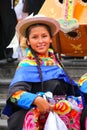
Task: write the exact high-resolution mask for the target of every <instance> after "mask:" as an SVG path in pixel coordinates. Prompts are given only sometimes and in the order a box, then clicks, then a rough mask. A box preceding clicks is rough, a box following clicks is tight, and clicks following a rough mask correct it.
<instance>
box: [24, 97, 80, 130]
mask: <svg viewBox="0 0 87 130" xmlns="http://www.w3.org/2000/svg"><path fill="white" fill-rule="evenodd" d="M72 102H73V103H74V104H73V103H72ZM60 106H61V107H60ZM81 107H82V104H81V101H80V100H79V102H78V103H77V102H76V100H74V98H73V100H72V101H70V100H68V101H67V100H60V101H59V102H58V103H56V104H55V105H54V111H55V112H56V113H57V114H58V116H59V117H60V118H61V119H62V121H63V122H64V123H65V125H66V126H67V129H68V130H80V116H81V113H82V108H81ZM48 114H49V113H46V114H40V113H39V110H38V108H32V109H31V110H29V111H28V112H27V114H26V116H25V119H24V124H23V129H22V130H44V125H45V123H46V119H47V117H48Z"/></svg>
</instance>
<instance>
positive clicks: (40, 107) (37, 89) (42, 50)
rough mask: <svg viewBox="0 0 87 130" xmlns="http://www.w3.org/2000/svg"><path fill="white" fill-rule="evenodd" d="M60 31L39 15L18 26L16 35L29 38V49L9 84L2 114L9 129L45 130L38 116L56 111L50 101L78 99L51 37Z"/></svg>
mask: <svg viewBox="0 0 87 130" xmlns="http://www.w3.org/2000/svg"><path fill="white" fill-rule="evenodd" d="M59 29H60V25H59V23H58V22H57V21H56V20H54V19H52V18H48V17H45V16H40V15H35V16H30V17H27V18H25V19H23V20H21V21H20V22H19V23H18V24H17V26H16V31H17V33H18V34H19V35H22V36H24V37H26V38H27V45H28V49H27V56H26V57H24V58H23V59H21V61H20V62H19V64H18V67H17V70H16V72H15V75H14V78H13V79H12V81H11V83H10V86H9V90H8V98H7V102H6V106H5V107H4V109H3V112H2V113H3V114H5V115H8V117H9V118H8V128H9V130H22V128H23V130H25V129H26V130H29V129H34V130H36V129H37V127H38V130H39V129H43V127H44V126H43V125H42V128H40V127H41V126H39V124H37V117H38V116H39V115H40V114H46V113H48V112H50V111H53V109H54V100H51V99H53V97H54V96H55V95H62V97H61V98H62V99H65V98H66V97H67V96H69V95H73V96H75V91H74V88H76V89H77V88H78V85H77V83H76V82H75V81H74V80H72V79H71V78H70V77H69V76H68V75H67V73H66V72H65V70H64V68H63V66H62V64H61V63H60V61H59V59H58V56H57V55H56V54H55V50H54V49H53V47H52V46H53V43H52V37H54V36H55V35H56V33H58V31H59ZM50 100H51V101H50ZM50 102H51V103H50ZM33 110H34V111H33ZM28 112H30V113H28ZM35 112H37V113H38V114H36V115H34V114H35ZM32 113H33V114H32ZM27 114H28V115H27ZM29 115H30V116H29ZM30 120H31V121H30ZM42 120H43V119H42ZM38 122H39V121H38ZM26 123H28V124H26ZM29 123H30V124H29ZM34 123H36V125H35V124H34ZM42 124H43V121H42ZM26 127H28V128H26Z"/></svg>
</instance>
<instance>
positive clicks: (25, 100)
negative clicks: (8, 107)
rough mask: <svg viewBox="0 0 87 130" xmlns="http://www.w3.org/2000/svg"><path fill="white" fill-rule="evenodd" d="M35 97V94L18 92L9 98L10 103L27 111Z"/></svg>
mask: <svg viewBox="0 0 87 130" xmlns="http://www.w3.org/2000/svg"><path fill="white" fill-rule="evenodd" d="M37 96H38V95H37V94H33V93H30V92H27V91H23V90H19V91H17V92H15V93H14V94H13V95H12V96H11V97H10V102H12V103H14V104H16V105H18V106H20V107H21V108H24V109H29V108H30V107H31V105H32V103H33V101H34V100H35V98H36V97H37Z"/></svg>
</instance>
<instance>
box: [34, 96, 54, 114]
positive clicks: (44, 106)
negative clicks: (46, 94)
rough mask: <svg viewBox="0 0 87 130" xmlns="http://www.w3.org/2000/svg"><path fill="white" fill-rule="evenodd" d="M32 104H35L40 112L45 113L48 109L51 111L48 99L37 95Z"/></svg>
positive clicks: (51, 106)
mask: <svg viewBox="0 0 87 130" xmlns="http://www.w3.org/2000/svg"><path fill="white" fill-rule="evenodd" d="M33 104H34V105H36V106H37V107H38V109H39V111H40V112H41V113H46V112H49V111H53V107H54V106H53V105H51V104H50V103H49V102H48V101H46V100H45V99H44V98H42V97H37V98H36V99H35V100H34V102H33Z"/></svg>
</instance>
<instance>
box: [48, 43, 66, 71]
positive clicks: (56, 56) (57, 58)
mask: <svg viewBox="0 0 87 130" xmlns="http://www.w3.org/2000/svg"><path fill="white" fill-rule="evenodd" d="M50 48H52V49H53V51H54V55H55V58H56V60H57V61H58V63H59V64H60V66H61V67H62V68H63V69H64V66H63V64H62V63H61V61H60V59H59V57H58V54H57V53H56V52H55V50H54V48H53V46H52V44H51V45H50Z"/></svg>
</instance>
